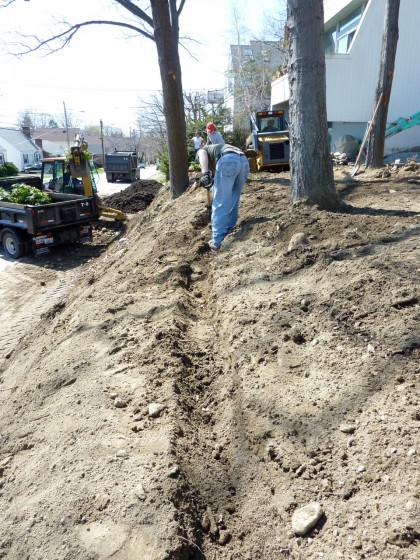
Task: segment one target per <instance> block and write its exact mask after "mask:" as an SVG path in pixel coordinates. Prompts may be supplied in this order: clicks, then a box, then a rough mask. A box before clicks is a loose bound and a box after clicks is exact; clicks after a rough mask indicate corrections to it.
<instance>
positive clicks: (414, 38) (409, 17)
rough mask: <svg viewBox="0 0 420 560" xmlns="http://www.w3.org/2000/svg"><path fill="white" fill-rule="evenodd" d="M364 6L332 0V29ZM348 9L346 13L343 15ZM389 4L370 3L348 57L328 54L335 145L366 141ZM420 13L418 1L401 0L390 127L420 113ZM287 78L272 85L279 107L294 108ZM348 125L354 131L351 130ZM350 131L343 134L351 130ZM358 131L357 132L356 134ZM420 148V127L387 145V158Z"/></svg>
mask: <svg viewBox="0 0 420 560" xmlns="http://www.w3.org/2000/svg"><path fill="white" fill-rule="evenodd" d="M360 4H361V1H360V0H358V1H357V2H355V1H352V2H349V1H348V0H347V1H344V0H340V1H339V0H326V2H324V13H325V23H326V26H330V24H331V22H332V21H334V20H335V19H336V18H337V17H338V16H340V17H341V16H342V15H343V14H344V13H346V14H347V13H348V12H349V11H351V10H352V9H354V8H355V7H357V6H358V5H360ZM343 10H344V12H343ZM384 17H385V1H384V0H370V1H369V2H367V5H366V9H365V11H364V14H363V17H362V20H361V22H360V25H359V27H358V29H357V32H356V35H355V37H354V40H353V42H352V45H351V47H350V50H349V52H348V54H326V84H327V89H326V93H327V118H328V121H329V122H332V123H333V126H332V130H333V133H332V146H333V144H334V141H335V140H336V139H337V138H338V137H339V136H341V135H343V134H344V133H345V134H353V135H356V134H355V131H358V134H357V136H358V137H359V139H361V138H362V137H363V134H364V131H365V129H366V123H367V122H368V121H369V120H370V119H371V118H372V112H373V106H374V99H375V90H376V83H377V79H378V72H379V65H380V57H381V50H382V36H383V24H384ZM419 29H420V10H419V9H418V0H401V5H400V15H399V41H398V47H397V56H396V61H395V74H394V79H393V86H392V92H391V99H390V104H389V109H388V122H393V121H394V120H396V119H397V118H398V117H410V116H411V115H412V114H414V113H416V112H418V111H420V73H419V72H418V71H417V69H418V68H419V67H420V48H419V47H420V44H419V43H420V35H419V31H418V30H419ZM285 82H287V76H284V77H281V78H279V79H277V80H275V81H274V82H273V84H272V96H271V104H272V107H273V108H285V107H286V106H287V105H288V99H289V90H288V86H287V87H286V85H285ZM346 123H348V126H345V125H346ZM346 130H347V132H343V131H346ZM350 130H352V131H353V132H350ZM419 145H420V127H418V126H417V127H414V128H413V129H410V130H408V131H406V132H402V133H400V134H398V135H396V136H394V137H392V138H390V139H389V140H387V141H386V150H385V151H386V153H389V152H392V151H396V150H399V149H406V148H410V147H414V146H419Z"/></svg>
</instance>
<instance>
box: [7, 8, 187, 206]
mask: <svg viewBox="0 0 420 560" xmlns="http://www.w3.org/2000/svg"><path fill="white" fill-rule="evenodd" d="M14 2H15V0H9V1H7V3H6V4H5V5H4V6H2V7H10V6H11V5H12V4H13V3H14ZM114 2H115V3H116V4H119V5H120V6H121V7H123V8H125V9H126V11H127V13H128V14H129V15H130V17H132V16H134V18H135V20H136V22H137V23H136V24H134V23H131V21H130V22H128V21H117V20H91V21H83V22H80V23H76V24H70V23H67V22H66V23H65V29H64V30H63V31H62V32H60V33H57V34H56V35H54V36H52V37H49V38H47V39H38V38H37V37H36V36H33V37H32V39H33V40H34V46H29V47H28V48H27V49H26V51H25V52H34V51H37V50H41V49H47V50H49V51H50V52H55V51H57V50H60V49H62V48H63V47H64V46H66V45H68V44H69V43H70V41H71V40H72V39H73V38H74V36H75V35H76V34H77V33H78V32H79V31H81V30H82V29H85V28H86V27H88V26H91V25H108V26H117V27H121V28H124V29H126V30H128V31H130V32H132V33H134V34H135V35H137V36H139V35H141V36H142V37H146V38H147V39H150V40H152V41H154V42H155V44H156V51H157V55H158V62H159V69H160V77H161V81H162V94H163V110H164V115H165V121H166V131H167V139H168V152H169V167H170V183H171V193H172V197H173V198H176V197H177V196H179V195H180V194H182V193H183V192H184V191H185V190H186V188H187V187H188V154H187V145H186V127H185V118H184V98H183V93H182V75H181V64H180V60H179V51H178V45H179V16H180V14H181V12H182V10H183V8H184V4H185V0H150V6H149V7H148V8H147V9H144V10H143V9H141V8H140V7H139V6H138V5H137V4H136V3H135V2H133V1H131V0H114ZM147 12H151V16H150V15H149V14H148V13H147ZM25 52H21V53H19V54H25Z"/></svg>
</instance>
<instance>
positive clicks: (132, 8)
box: [115, 0, 185, 29]
mask: <svg viewBox="0 0 420 560" xmlns="http://www.w3.org/2000/svg"><path fill="white" fill-rule="evenodd" d="M115 1H116V2H117V4H121V6H123V7H124V8H125V9H126V10H128V11H129V12H130V13H131V14H133V16H136V17H138V18H140V19H142V20H143V21H145V22H146V23H147V24H148V25H150V27H151V28H152V29H153V19H152V18H151V17H150V16H148V15H147V14H146V12H144V11H143V10H142V9H141V8H139V7H138V6H136V4H133V2H130V0H115ZM184 1H185V0H184Z"/></svg>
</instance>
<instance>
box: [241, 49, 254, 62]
mask: <svg viewBox="0 0 420 560" xmlns="http://www.w3.org/2000/svg"><path fill="white" fill-rule="evenodd" d="M243 55H244V57H245V58H248V59H249V60H253V59H254V55H253V52H252V49H251V47H244V50H243Z"/></svg>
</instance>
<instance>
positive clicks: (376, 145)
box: [366, 0, 400, 168]
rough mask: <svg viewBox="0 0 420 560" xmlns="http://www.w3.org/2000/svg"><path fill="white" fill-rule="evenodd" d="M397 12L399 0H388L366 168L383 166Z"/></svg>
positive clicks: (392, 76) (393, 65) (396, 34)
mask: <svg viewBox="0 0 420 560" xmlns="http://www.w3.org/2000/svg"><path fill="white" fill-rule="evenodd" d="M399 12H400V0H388V1H387V4H386V8H385V21H384V34H383V39H382V53H381V65H380V68H379V76H378V82H377V85H376V93H375V107H376V104H377V102H378V100H379V97H380V95H381V93H382V94H383V95H382V101H381V104H380V106H379V109H378V113H377V116H376V120H375V123H374V125H373V127H372V130H371V132H370V135H369V146H368V152H367V155H366V168H376V167H383V165H384V148H385V131H386V121H387V117H388V107H389V100H390V98H391V88H392V80H393V78H394V68H395V57H396V55H397V44H398V17H399Z"/></svg>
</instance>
